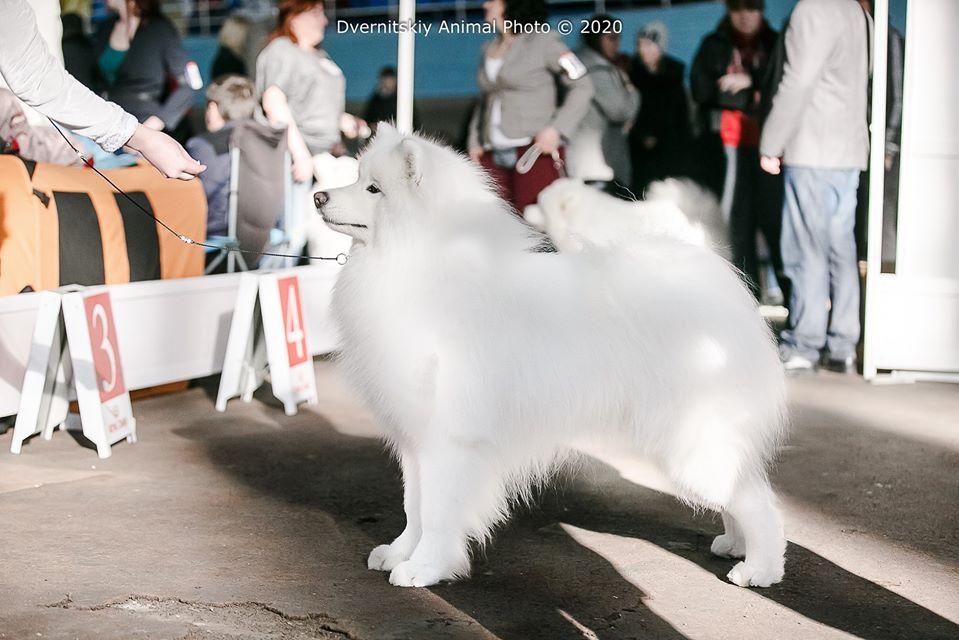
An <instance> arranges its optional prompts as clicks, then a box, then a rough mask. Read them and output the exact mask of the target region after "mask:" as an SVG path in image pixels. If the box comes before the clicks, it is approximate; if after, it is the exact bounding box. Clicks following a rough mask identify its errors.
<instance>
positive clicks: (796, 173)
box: [781, 166, 859, 362]
mask: <svg viewBox="0 0 959 640" xmlns="http://www.w3.org/2000/svg"><path fill="white" fill-rule="evenodd" d="M783 177H784V180H785V186H786V198H785V201H784V203H783V228H782V237H781V248H782V257H783V272H784V273H785V275H786V277H787V278H788V279H789V280H790V282H791V284H792V290H791V293H790V296H789V320H788V329H787V330H786V331H783V334H782V345H783V351H784V355H786V354H798V355H801V356H803V357H805V358H808V359H809V360H812V361H813V362H815V361H816V360H818V359H819V354H820V351H821V350H822V349H823V348H825V349H826V350H827V352H828V354H829V357H831V358H837V359H844V358H847V357H849V356H853V355H855V353H856V345H857V344H858V342H859V267H858V264H857V260H856V236H855V232H854V227H855V223H856V189H857V187H858V186H859V170H858V169H816V168H811V167H791V166H787V167H785V169H784V171H783Z"/></svg>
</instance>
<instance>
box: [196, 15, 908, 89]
mask: <svg viewBox="0 0 959 640" xmlns="http://www.w3.org/2000/svg"><path fill="white" fill-rule="evenodd" d="M913 1H914V2H918V1H921V0H913ZM905 3H906V0H890V5H891V7H890V12H891V16H892V20H891V21H892V24H893V25H894V26H896V27H897V28H898V29H899V30H900V31H904V30H905V29H904V28H905ZM794 5H795V0H766V17H767V19H768V20H769V22H770V24H772V25H773V27H774V28H777V29H778V28H780V27H781V25H782V24H783V22H784V21H785V20H786V18H787V16H788V15H789V12H790V11H791V10H792V7H793V6H794ZM724 12H725V6H724V4H723V3H722V2H703V3H695V4H682V5H678V6H675V7H671V8H653V9H632V10H628V11H617V12H615V16H616V17H617V18H620V19H621V20H622V21H623V48H624V50H626V51H627V52H629V53H632V52H633V51H634V49H635V39H636V32H637V31H638V30H639V29H640V27H642V26H643V25H645V24H646V23H648V22H651V21H653V20H659V21H661V22H663V23H664V24H665V25H666V26H667V28H668V29H669V45H668V49H669V52H670V54H671V55H674V56H676V57H677V58H679V59H680V60H683V61H684V62H686V63H687V65H688V64H689V62H690V61H691V60H692V58H693V56H694V55H695V53H696V49H697V47H698V46H699V42H700V41H701V40H702V38H703V36H704V35H706V34H707V33H708V32H709V31H711V30H712V29H713V28H715V26H716V24H717V23H718V22H719V20H720V19H721V18H722V16H723V14H724ZM588 16H589V14H588V13H584V12H575V13H562V12H553V14H552V15H551V20H550V22H551V23H552V24H553V25H555V24H556V23H557V22H558V21H559V20H561V19H564V18H568V19H571V20H573V21H574V23H576V22H577V20H578V19H579V18H586V17H588ZM437 29H438V24H437V23H434V24H433V30H432V32H431V33H430V34H429V35H428V36H418V37H417V40H416V75H415V94H416V96H417V97H451V96H468V95H473V94H475V93H476V92H477V88H476V81H475V77H476V68H477V64H478V62H479V54H480V47H481V46H482V44H483V42H484V41H486V40H487V39H489V38H490V36H488V35H478V34H468V35H458V34H439V33H436V31H437ZM565 40H566V42H567V43H568V44H569V46H570V47H572V48H576V47H577V46H578V44H579V43H578V36H576V35H571V36H567V37H566V38H565ZM186 45H187V48H188V49H189V51H190V53H191V54H192V56H193V57H194V59H195V60H197V62H198V63H199V65H200V68H201V70H204V71H206V70H208V69H209V65H210V64H211V63H212V60H213V56H214V54H215V51H216V42H215V40H213V39H211V38H187V39H186ZM324 46H325V47H326V49H327V51H328V52H329V53H330V55H331V56H332V57H333V59H334V60H336V62H337V64H339V65H340V67H342V69H343V72H344V74H345V75H346V81H347V85H346V86H347V99H348V100H362V99H365V98H367V97H368V96H369V95H370V93H371V92H372V91H373V87H374V86H375V84H376V79H377V75H378V73H379V69H380V68H381V67H383V66H386V65H394V66H395V64H396V36H395V35H362V34H351V33H336V24H335V23H334V24H331V25H330V27H329V29H328V30H327V35H326V42H325V45H324ZM206 75H207V74H206V73H204V77H206Z"/></svg>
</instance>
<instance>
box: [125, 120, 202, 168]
mask: <svg viewBox="0 0 959 640" xmlns="http://www.w3.org/2000/svg"><path fill="white" fill-rule="evenodd" d="M127 146H128V147H130V148H131V149H133V150H134V151H138V152H139V153H140V155H142V156H143V157H144V158H146V159H147V161H148V162H149V163H150V164H152V165H153V166H154V167H156V168H157V170H159V172H160V173H162V174H163V175H165V176H166V177H167V178H179V179H180V180H192V179H193V178H195V177H196V176H198V175H199V174H201V173H203V172H204V171H205V170H206V166H205V165H202V164H200V163H199V162H197V161H196V160H194V159H193V158H191V157H190V154H188V153H187V152H186V150H185V149H184V148H183V147H181V146H180V143H179V142H177V141H176V140H174V139H173V138H171V137H170V136H168V135H167V134H165V133H163V132H162V131H154V130H153V129H151V128H149V127H145V126H143V125H142V124H139V125H137V128H136V130H135V131H134V132H133V135H132V136H131V137H130V140H129V141H128V142H127Z"/></svg>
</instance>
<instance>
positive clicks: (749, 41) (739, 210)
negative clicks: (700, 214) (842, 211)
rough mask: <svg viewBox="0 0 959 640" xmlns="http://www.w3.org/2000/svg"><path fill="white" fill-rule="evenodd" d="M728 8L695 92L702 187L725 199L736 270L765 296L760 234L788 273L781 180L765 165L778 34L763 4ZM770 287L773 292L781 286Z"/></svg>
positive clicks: (699, 59)
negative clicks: (767, 103) (767, 102)
mask: <svg viewBox="0 0 959 640" xmlns="http://www.w3.org/2000/svg"><path fill="white" fill-rule="evenodd" d="M726 6H727V8H728V12H727V14H726V16H725V17H723V19H722V21H720V23H719V25H718V26H717V28H716V30H715V31H713V32H712V33H710V34H709V35H707V36H706V37H705V38H704V39H703V42H702V43H701V44H700V46H699V51H698V52H697V53H696V57H695V58H694V60H693V66H692V69H691V73H690V89H691V91H692V95H693V100H694V101H695V102H696V103H697V105H698V107H699V117H700V124H701V128H702V138H701V141H700V144H699V145H698V147H699V149H700V151H701V157H700V158H699V162H700V163H701V165H702V166H703V168H704V169H705V171H706V173H705V174H704V176H703V182H705V183H706V186H708V187H710V188H712V189H714V190H716V191H717V192H719V193H720V194H721V196H722V209H723V214H724V216H725V217H726V221H727V223H728V225H729V230H730V243H731V248H732V256H733V264H735V265H736V266H737V267H738V268H739V269H741V270H742V271H743V273H744V274H745V275H746V277H747V279H748V281H749V283H750V286H751V287H752V288H753V291H754V293H756V294H757V295H758V294H759V292H760V289H759V285H760V278H759V271H760V270H759V258H758V250H757V231H761V232H762V235H763V236H764V238H765V245H766V247H767V249H768V252H769V257H770V260H771V262H772V266H773V269H774V271H775V272H776V273H777V274H779V273H781V269H782V260H781V257H780V253H779V233H780V228H781V217H782V198H783V196H782V179H781V178H780V177H778V176H771V175H769V174H766V173H765V172H763V171H762V170H761V169H760V166H759V134H760V130H761V122H760V116H761V107H762V105H763V95H762V94H763V88H764V86H765V85H764V83H765V82H766V78H767V75H768V71H769V69H768V67H769V61H770V57H771V55H772V53H773V51H774V49H775V47H776V42H777V39H778V34H777V33H776V31H774V30H773V29H772V27H770V26H769V23H768V22H766V20H765V18H764V17H763V0H726ZM720 149H721V150H722V151H720ZM772 279H773V278H769V280H770V281H771V280H772ZM777 279H778V278H777ZM767 284H768V286H767V292H771V291H774V290H775V289H777V288H778V286H777V285H775V284H773V283H772V282H769V283H767ZM772 295H774V296H776V297H778V295H777V294H772Z"/></svg>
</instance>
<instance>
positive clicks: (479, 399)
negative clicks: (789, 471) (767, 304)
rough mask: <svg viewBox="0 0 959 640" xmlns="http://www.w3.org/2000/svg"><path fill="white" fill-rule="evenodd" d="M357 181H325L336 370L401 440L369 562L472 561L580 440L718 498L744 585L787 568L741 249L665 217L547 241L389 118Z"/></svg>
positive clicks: (770, 401)
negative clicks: (647, 234) (584, 244)
mask: <svg viewBox="0 0 959 640" xmlns="http://www.w3.org/2000/svg"><path fill="white" fill-rule="evenodd" d="M379 127H380V128H379V134H378V135H377V137H376V139H375V140H374V141H373V143H372V144H371V145H370V146H369V147H368V149H367V151H366V153H365V154H364V156H363V158H362V159H361V162H360V174H359V181H358V182H357V183H356V184H354V185H351V186H349V187H345V188H342V189H335V190H332V191H330V192H329V193H325V192H320V193H318V194H316V202H317V205H318V206H319V208H320V211H321V213H322V215H323V218H324V220H326V222H327V223H328V224H329V225H331V226H332V227H333V228H335V229H337V230H341V231H343V232H344V233H348V234H350V235H351V236H353V238H354V245H353V249H352V254H351V257H350V261H349V263H348V264H347V265H346V266H345V267H344V268H343V270H342V272H341V274H340V277H339V280H338V282H337V284H336V289H335V291H334V298H333V313H334V315H335V317H336V320H337V322H338V324H339V328H340V331H341V338H342V346H341V353H340V354H339V360H340V363H341V366H342V367H343V369H344V371H345V372H346V374H347V375H348V377H349V378H350V379H351V381H352V382H353V383H354V384H355V386H356V388H357V389H358V390H359V392H360V393H361V395H362V397H363V398H364V399H365V401H366V402H367V403H368V405H369V406H370V407H371V409H372V410H373V411H374V413H375V414H376V416H377V418H378V419H379V421H380V423H381V424H382V426H383V427H384V429H385V431H386V433H387V438H388V441H389V443H390V445H391V447H392V449H393V450H394V452H395V453H396V455H397V457H398V458H399V460H400V464H401V468H402V471H403V482H404V509H405V512H406V528H405V529H404V531H403V532H402V533H401V534H400V535H399V537H397V538H396V539H395V540H394V541H393V542H392V543H390V544H386V545H382V546H379V547H377V548H375V549H374V550H373V551H372V553H371V554H370V557H369V567H370V568H371V569H379V570H385V571H390V582H392V583H393V584H395V585H403V586H425V585H430V584H434V583H436V582H439V581H441V580H446V579H452V578H458V577H463V576H466V575H467V574H468V573H469V569H470V544H471V542H479V543H482V542H483V541H485V540H487V539H488V537H489V535H490V531H491V528H492V527H493V526H494V525H495V524H496V523H497V522H500V521H502V520H503V519H504V518H506V517H507V514H508V512H509V508H510V504H511V502H512V501H513V500H515V499H517V498H522V497H524V496H527V495H528V493H529V490H530V488H531V486H532V485H533V484H534V483H537V482H541V481H543V480H544V479H546V477H547V476H548V475H549V473H550V472H551V471H553V470H554V469H555V468H556V466H557V465H558V464H561V463H563V462H564V461H566V460H568V459H569V457H570V455H571V454H570V453H569V452H570V451H571V450H573V449H575V448H580V449H583V450H596V449H601V448H604V447H608V448H612V449H615V450H616V451H617V452H619V453H622V452H631V453H632V454H633V455H635V456H636V457H637V458H643V459H646V460H651V461H653V462H654V463H655V464H656V465H658V467H659V468H660V469H661V470H662V471H663V473H664V474H665V475H666V476H667V477H668V478H669V479H670V480H671V481H672V483H673V484H674V485H675V487H676V490H677V492H678V494H679V495H680V496H681V497H682V498H683V500H684V501H686V502H688V503H691V504H693V505H698V506H703V507H708V508H712V509H716V510H719V511H721V513H722V517H723V522H724V524H725V528H726V532H725V533H724V534H723V535H720V536H718V537H717V538H716V539H715V541H714V542H713V547H712V549H713V551H714V553H717V554H720V555H723V556H729V557H736V558H743V557H744V558H745V559H744V560H743V561H741V562H739V563H737V564H736V565H735V566H734V567H733V568H732V570H731V571H730V572H729V579H730V580H732V581H733V582H735V583H736V584H739V585H742V586H747V585H753V586H767V585H770V584H773V583H775V582H778V581H779V580H781V579H782V576H783V554H784V550H785V539H784V538H783V531H782V525H781V523H780V518H779V515H778V512H777V509H776V507H775V498H774V496H773V493H772V491H771V490H770V486H769V482H768V479H767V472H766V469H767V465H768V464H769V463H770V461H771V459H772V457H773V455H774V453H775V451H776V447H777V444H778V443H779V441H780V438H781V436H782V433H783V424H784V418H783V407H784V382H783V373H782V367H781V365H780V363H779V358H778V356H777V353H776V349H775V346H774V344H773V340H772V337H771V336H770V334H769V331H768V330H767V328H766V325H765V324H764V322H763V320H762V319H761V318H760V316H759V314H758V313H757V310H756V306H755V303H754V302H753V299H752V297H751V296H750V295H749V293H748V292H747V290H746V289H745V287H744V286H743V284H742V282H741V281H740V279H739V278H738V277H737V275H736V274H735V273H734V272H733V270H732V268H731V267H730V266H729V265H728V264H727V263H726V262H725V261H724V260H722V259H721V258H720V257H718V256H717V255H715V254H714V253H713V252H712V251H709V250H706V249H704V248H702V247H698V246H694V245H691V244H688V243H685V242H682V241H678V240H676V239H674V238H669V237H651V238H646V239H644V240H641V241H637V242H638V243H639V244H638V245H636V246H634V247H632V248H631V250H619V249H602V248H598V247H595V248H593V249H590V250H585V251H583V252H581V253H569V254H566V253H562V252H559V253H556V252H548V243H546V242H544V238H543V237H542V235H541V234H540V233H538V232H536V231H535V230H533V229H531V228H530V227H529V226H528V225H527V224H526V223H524V222H523V221H522V220H520V219H519V218H517V217H516V216H515V215H514V214H513V213H512V212H511V211H510V209H509V208H508V206H507V205H506V204H505V203H503V202H502V201H501V200H500V199H499V198H498V197H497V196H496V195H495V193H494V190H493V189H492V188H491V187H490V185H489V182H488V179H487V178H486V176H485V174H483V173H482V172H481V171H480V170H479V169H478V168H477V167H476V166H475V165H474V164H472V163H471V162H470V161H469V160H467V159H466V158H464V157H463V156H461V155H459V154H457V153H456V152H454V151H452V150H451V149H448V148H445V147H442V146H439V145H436V144H433V143H431V142H429V141H427V140H425V139H423V138H419V137H416V136H402V135H400V134H399V133H397V132H396V131H395V130H394V129H392V128H391V127H389V126H387V125H384V124H381V125H379Z"/></svg>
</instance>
